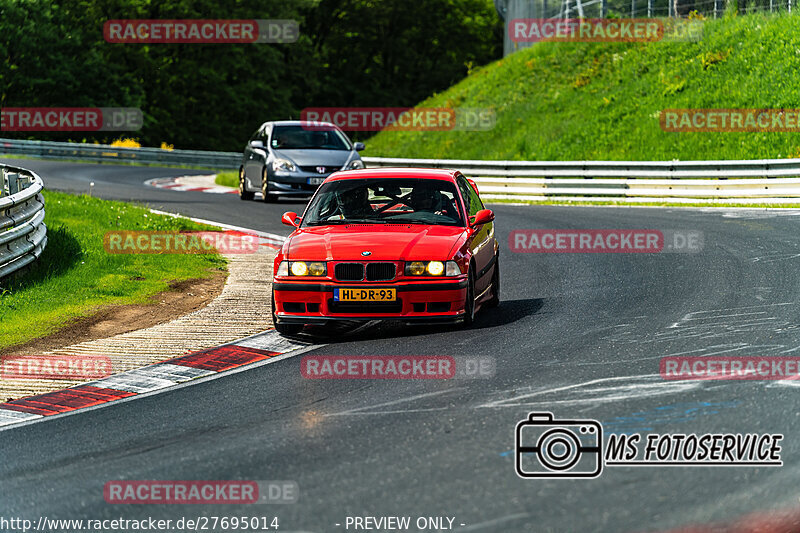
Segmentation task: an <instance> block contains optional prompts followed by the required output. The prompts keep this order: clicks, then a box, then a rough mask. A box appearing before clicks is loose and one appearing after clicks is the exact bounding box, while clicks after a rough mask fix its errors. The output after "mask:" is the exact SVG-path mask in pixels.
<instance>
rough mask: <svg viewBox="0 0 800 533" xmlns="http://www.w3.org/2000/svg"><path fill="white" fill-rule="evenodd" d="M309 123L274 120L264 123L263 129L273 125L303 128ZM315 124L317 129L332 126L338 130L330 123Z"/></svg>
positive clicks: (305, 121) (306, 121)
mask: <svg viewBox="0 0 800 533" xmlns="http://www.w3.org/2000/svg"><path fill="white" fill-rule="evenodd" d="M308 123H309V121H308V120H272V121H269V122H265V123H263V124H262V125H261V127H262V128H263V127H264V126H267V125H272V126H302V125H303V124H308ZM313 124H314V126H315V127H320V126H330V127H331V128H336V129H338V128H337V127H336V125H335V124H332V123H330V122H314V123H313Z"/></svg>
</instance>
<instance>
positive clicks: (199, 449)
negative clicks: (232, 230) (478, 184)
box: [0, 160, 800, 532]
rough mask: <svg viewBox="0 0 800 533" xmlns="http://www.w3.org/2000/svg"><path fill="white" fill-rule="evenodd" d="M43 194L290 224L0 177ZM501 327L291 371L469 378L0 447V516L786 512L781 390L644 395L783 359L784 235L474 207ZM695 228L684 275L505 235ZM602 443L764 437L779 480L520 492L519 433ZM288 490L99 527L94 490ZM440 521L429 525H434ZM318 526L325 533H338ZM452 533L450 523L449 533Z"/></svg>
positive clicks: (59, 182)
mask: <svg viewBox="0 0 800 533" xmlns="http://www.w3.org/2000/svg"><path fill="white" fill-rule="evenodd" d="M10 164H16V165H18V166H23V167H27V168H31V169H33V170H35V171H36V172H38V173H39V174H40V175H41V176H42V178H43V179H44V181H45V183H46V185H47V187H48V188H50V189H55V190H66V191H77V192H85V191H86V190H87V189H88V183H89V182H90V181H93V182H94V183H95V187H94V194H95V195H96V196H100V197H103V198H110V199H117V200H125V201H137V202H143V203H147V204H149V205H150V206H151V207H153V208H155V209H161V210H164V211H170V212H178V213H181V214H184V215H189V216H197V217H202V218H205V219H209V220H215V221H219V222H224V223H228V224H233V225H237V226H243V227H247V228H253V229H257V230H262V231H268V232H273V233H279V234H282V235H287V234H288V233H289V231H288V228H286V227H285V226H282V225H281V224H280V214H281V213H282V212H284V211H288V210H296V211H302V208H303V203H302V202H295V203H288V202H287V203H285V204H284V203H280V204H278V205H269V204H263V203H261V202H256V201H254V202H242V201H240V200H239V198H238V197H237V196H236V195H233V194H230V195H229V194H205V193H202V192H177V191H169V190H162V189H156V188H150V187H145V186H144V185H143V184H142V183H143V182H144V181H145V180H146V179H150V178H154V177H162V176H175V175H184V174H187V173H191V172H190V171H185V170H181V169H158V168H147V167H127V166H126V167H115V166H109V165H90V164H67V163H58V162H41V161H32V160H16V161H14V160H12V161H10ZM491 207H492V208H493V209H494V210H495V212H496V214H497V221H496V227H497V230H498V238H499V240H500V243H501V245H502V246H503V249H502V253H501V264H502V284H503V285H502V301H501V305H500V308H499V309H497V310H494V311H490V312H488V313H482V314H481V315H479V317H478V320H477V322H476V325H475V327H474V328H472V329H469V330H461V329H458V328H442V327H422V326H418V327H401V326H394V325H390V324H386V325H382V326H378V327H371V328H366V329H365V330H362V331H360V332H358V333H356V334H352V335H344V336H337V337H335V338H326V339H324V342H325V343H326V344H325V345H323V346H321V347H319V348H316V349H314V350H313V351H311V352H307V353H306V354H304V355H309V354H320V355H403V354H405V355H458V356H487V355H489V356H492V357H494V358H495V362H496V374H495V376H494V377H492V378H488V379H476V380H419V381H408V380H309V379H304V378H303V377H302V376H301V374H300V359H301V358H300V357H294V358H289V359H286V360H283V361H280V362H277V363H276V364H270V365H265V366H260V367H256V368H253V369H250V370H247V371H244V372H239V373H235V374H231V375H227V376H225V377H222V378H220V379H216V380H212V381H207V382H204V383H199V384H196V385H193V386H188V387H184V388H180V389H176V390H171V391H167V392H164V393H162V394H157V395H154V396H149V397H144V398H140V399H137V400H135V401H131V402H127V403H120V404H113V405H111V406H109V407H106V408H102V409H97V410H92V411H88V412H83V413H78V414H76V415H74V416H67V417H62V418H58V419H54V420H49V421H44V422H40V423H35V424H32V425H27V426H22V427H17V428H11V429H9V430H7V431H0V450H2V461H0V515H3V516H18V517H23V518H29V519H32V520H35V519H37V518H38V517H39V516H40V515H45V516H47V517H49V518H93V519H103V518H118V517H123V518H142V517H148V516H152V517H156V518H180V517H181V516H187V517H197V516H226V515H227V516H231V515H242V516H256V515H257V516H268V517H272V516H277V517H279V519H280V524H281V528H280V530H279V531H313V532H323V531H324V532H328V531H345V526H344V524H345V519H346V517H348V516H351V517H352V516H367V515H369V516H381V515H386V516H411V517H414V518H415V517H418V516H426V517H428V516H431V517H436V516H447V517H455V520H454V522H453V524H454V530H455V531H661V530H668V529H672V528H677V527H680V526H687V525H693V524H704V523H708V522H712V521H719V520H722V521H728V520H734V519H736V518H737V517H740V516H742V515H745V514H747V513H751V512H754V511H765V510H772V509H777V510H787V509H788V510H793V509H795V508H796V506H797V504H798V498H799V497H800V488H799V487H798V484H797V480H798V479H799V478H800V446H798V442H797V439H798V436H800V418H798V416H799V414H800V409H798V407H800V399H797V398H795V396H794V395H795V394H796V393H797V390H798V389H797V388H795V386H792V384H793V383H794V384H797V383H798V382H797V381H795V382H786V381H683V382H668V381H664V380H663V379H662V378H661V377H660V376H659V360H660V359H661V358H662V357H664V356H668V355H695V356H702V355H712V354H726V355H741V356H780V355H798V351H800V330H799V329H798V323H799V322H800V306H798V304H797V302H798V299H800V298H799V296H800V270H799V269H797V264H798V262H800V231H798V227H800V213H798V212H795V211H788V210H787V211H764V210H751V211H746V210H734V209H716V210H710V209H709V210H703V209H652V208H605V207H603V208H597V207H585V208H584V207H556V206H510V205H494V206H491ZM535 228H541V229H553V228H560V229H567V228H635V229H643V228H647V229H680V230H698V231H702V232H703V234H704V242H705V247H704V250H703V251H702V252H700V253H695V254H678V253H661V254H518V253H512V252H511V251H509V250H508V244H507V240H508V234H509V232H510V231H512V230H514V229H535ZM537 410H538V411H552V412H553V413H554V414H555V416H556V417H557V418H571V419H575V418H578V419H587V418H588V419H595V420H598V421H600V422H601V423H603V425H604V428H605V430H606V431H613V432H615V433H626V432H637V431H642V432H659V433H684V434H686V433H690V432H695V433H698V434H705V433H719V432H736V433H739V432H740V433H756V432H764V433H767V432H769V433H782V434H784V435H785V438H784V440H783V441H782V442H781V445H782V454H781V455H782V459H783V462H784V464H783V466H782V467H737V468H732V467H611V466H606V468H605V470H604V471H603V474H602V475H601V476H600V477H599V478H596V479H583V480H581V479H576V480H557V479H556V480H538V479H521V478H520V477H518V476H517V475H516V473H515V469H514V453H513V449H514V428H515V425H516V424H517V422H519V421H520V420H522V419H525V418H526V417H527V414H528V413H529V412H530V411H537ZM121 479H129V480H185V479H202V480H229V479H246V480H293V481H296V482H297V483H298V484H299V489H300V499H299V501H298V502H297V503H296V504H292V505H265V506H260V505H259V506H241V505H240V506H235V505H204V506H200V505H183V506H182V505H110V504H107V503H106V502H105V501H104V499H103V486H104V484H105V483H106V482H107V481H109V480H121ZM445 523H446V521H445ZM336 524H339V525H338V526H337V525H336ZM461 524H464V525H463V526H462V525H461ZM350 530H352V526H351V528H350Z"/></svg>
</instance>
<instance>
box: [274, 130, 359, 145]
mask: <svg viewBox="0 0 800 533" xmlns="http://www.w3.org/2000/svg"><path fill="white" fill-rule="evenodd" d="M270 146H271V147H272V148H275V149H276V150H314V149H316V150H351V149H352V147H351V145H350V142H349V141H348V140H347V138H346V137H345V136H344V134H343V133H342V132H341V131H339V130H337V129H335V128H330V127H328V128H322V127H319V126H275V127H274V129H273V130H272V140H271V141H270Z"/></svg>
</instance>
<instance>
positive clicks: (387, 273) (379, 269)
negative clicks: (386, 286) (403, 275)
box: [367, 263, 397, 281]
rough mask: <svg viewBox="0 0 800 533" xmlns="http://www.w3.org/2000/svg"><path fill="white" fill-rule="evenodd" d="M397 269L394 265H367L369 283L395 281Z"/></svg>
mask: <svg viewBox="0 0 800 533" xmlns="http://www.w3.org/2000/svg"><path fill="white" fill-rule="evenodd" d="M396 272H397V267H396V266H395V265H394V263H370V264H368V265H367V281H387V280H390V279H394V276H395V273H396Z"/></svg>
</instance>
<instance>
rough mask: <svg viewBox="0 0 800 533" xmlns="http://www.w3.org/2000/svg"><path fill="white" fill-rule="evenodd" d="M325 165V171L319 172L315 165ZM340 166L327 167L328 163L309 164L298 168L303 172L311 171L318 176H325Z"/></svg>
mask: <svg viewBox="0 0 800 533" xmlns="http://www.w3.org/2000/svg"><path fill="white" fill-rule="evenodd" d="M318 166H320V167H325V172H319V171H318V170H317V167H318ZM340 168H342V167H329V166H328V165H310V166H302V165H301V166H300V170H302V171H303V172H313V173H314V174H319V175H320V176H327V175H328V174H330V173H331V172H336V171H337V170H339V169H340Z"/></svg>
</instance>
